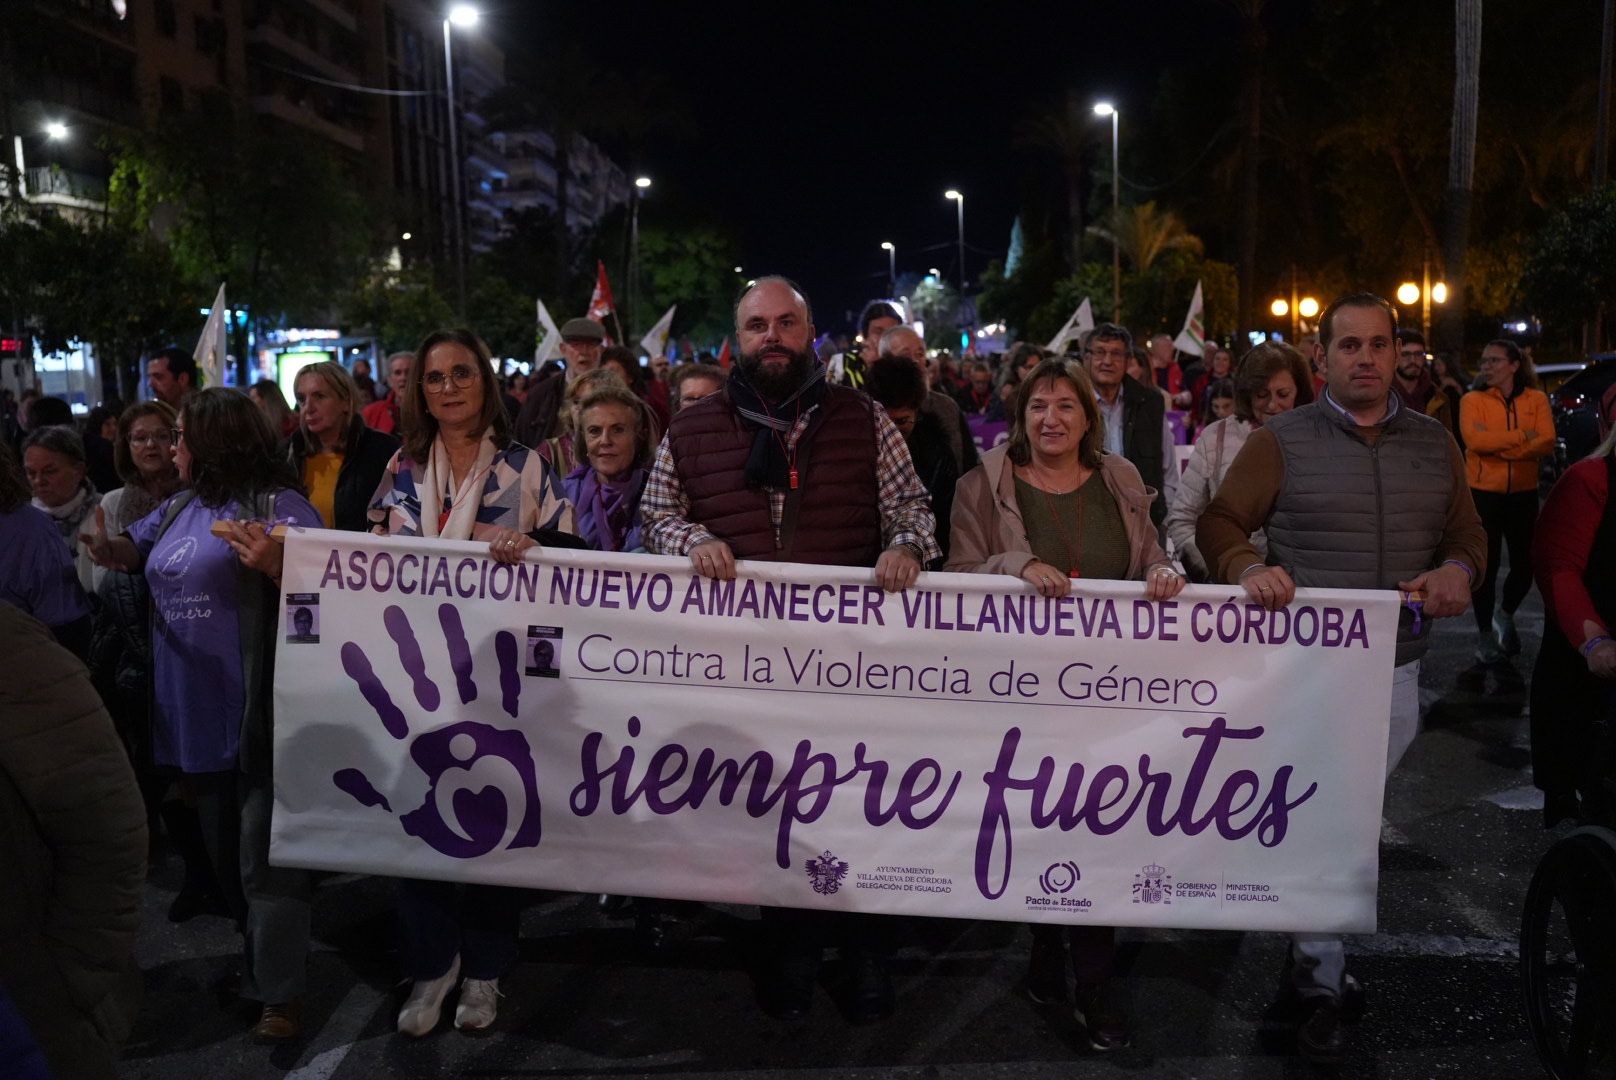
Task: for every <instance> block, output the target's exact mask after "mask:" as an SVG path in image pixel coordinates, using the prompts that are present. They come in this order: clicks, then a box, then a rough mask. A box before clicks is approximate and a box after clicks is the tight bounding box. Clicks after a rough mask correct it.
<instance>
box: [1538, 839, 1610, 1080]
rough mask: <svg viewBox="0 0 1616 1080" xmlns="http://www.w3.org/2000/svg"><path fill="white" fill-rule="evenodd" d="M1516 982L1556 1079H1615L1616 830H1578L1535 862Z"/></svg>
mask: <svg viewBox="0 0 1616 1080" xmlns="http://www.w3.org/2000/svg"><path fill="white" fill-rule="evenodd" d="M1521 984H1522V990H1523V991H1524V994H1525V1005H1526V1021H1527V1025H1528V1026H1529V1027H1530V1028H1531V1031H1532V1041H1533V1042H1534V1043H1535V1044H1536V1047H1537V1053H1538V1057H1539V1059H1540V1060H1541V1061H1542V1062H1543V1065H1544V1067H1545V1068H1546V1069H1548V1071H1549V1073H1550V1075H1552V1076H1553V1077H1554V1078H1555V1080H1592V1078H1595V1077H1599V1078H1616V833H1612V832H1611V831H1610V830H1608V829H1603V828H1597V827H1585V828H1581V829H1578V830H1577V831H1575V832H1573V833H1572V834H1571V835H1570V836H1567V837H1566V838H1565V839H1564V840H1561V841H1560V842H1559V843H1557V844H1555V845H1554V846H1553V847H1552V848H1550V849H1549V850H1548V853H1547V854H1545V855H1544V856H1543V859H1542V861H1541V862H1539V863H1538V866H1537V870H1536V872H1535V873H1534V874H1533V875H1532V884H1531V885H1530V887H1528V889H1527V891H1526V911H1525V914H1524V915H1523V917H1522V919H1521Z"/></svg>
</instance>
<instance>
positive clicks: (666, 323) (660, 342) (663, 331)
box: [640, 304, 679, 360]
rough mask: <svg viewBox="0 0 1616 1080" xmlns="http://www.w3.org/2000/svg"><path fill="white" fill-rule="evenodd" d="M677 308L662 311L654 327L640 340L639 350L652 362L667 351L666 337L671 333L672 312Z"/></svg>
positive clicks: (676, 306) (675, 306) (674, 306)
mask: <svg viewBox="0 0 1616 1080" xmlns="http://www.w3.org/2000/svg"><path fill="white" fill-rule="evenodd" d="M678 306H679V305H678V304H675V305H673V307H670V308H669V309H668V310H667V311H664V312H663V313H662V318H660V319H658V320H657V321H656V325H655V326H653V327H651V329H650V330H648V331H647V332H646V335H645V336H644V337H642V338H641V339H640V348H642V349H644V350H645V355H647V356H649V357H650V358H651V359H653V360H655V359H656V358H657V357H659V356H662V355H664V354H665V353H667V351H668V335H669V334H671V333H672V332H673V312H674V310H675V309H676V308H678Z"/></svg>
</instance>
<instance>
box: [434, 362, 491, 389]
mask: <svg viewBox="0 0 1616 1080" xmlns="http://www.w3.org/2000/svg"><path fill="white" fill-rule="evenodd" d="M477 378H478V372H477V369H476V368H471V367H467V366H466V365H465V364H456V365H455V366H454V367H452V368H450V369H449V370H448V372H442V371H429V372H427V373H426V374H425V375H423V376H422V377H421V387H422V388H423V389H424V390H425V391H426V392H427V393H429V394H441V393H443V389H444V387H445V386H446V385H447V384H449V383H451V382H452V383H454V384H455V385H456V386H470V385H471V384H472V383H474V382H476V381H477Z"/></svg>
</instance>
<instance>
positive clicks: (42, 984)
mask: <svg viewBox="0 0 1616 1080" xmlns="http://www.w3.org/2000/svg"><path fill="white" fill-rule="evenodd" d="M0 655H3V656H5V657H6V658H7V660H8V662H9V670H10V674H9V675H8V676H7V678H6V679H4V680H3V681H0V717H4V722H3V723H0V867H4V868H5V874H6V887H5V888H4V889H0V942H3V943H4V945H3V947H0V986H4V988H5V991H6V993H7V994H8V995H9V996H10V998H11V1000H12V1003H13V1004H14V1005H15V1006H16V1010H17V1012H18V1013H19V1014H20V1015H21V1016H22V1019H23V1021H24V1022H25V1023H26V1024H27V1025H28V1027H29V1029H30V1030H31V1031H32V1033H33V1036H34V1038H35V1039H36V1040H37V1041H38V1043H39V1046H40V1048H41V1049H42V1050H43V1051H44V1053H45V1058H46V1060H47V1062H48V1063H49V1065H50V1068H51V1071H52V1072H53V1074H54V1075H55V1076H57V1077H59V1078H62V1080H66V1078H68V1077H71V1078H73V1080H100V1078H102V1077H114V1076H116V1075H117V1069H116V1062H117V1058H118V1047H119V1044H120V1043H121V1042H122V1041H123V1039H124V1037H125V1036H126V1035H127V1034H128V1033H129V1028H130V1026H131V1024H132V1023H133V1021H134V1017H135V1011H136V1008H137V1005H138V1000H139V993H140V975H139V973H138V971H137V970H136V968H135V957H134V950H135V934H136V932H137V931H138V929H139V927H140V890H141V886H142V884H143V883H144V881H145V879H146V815H145V812H144V809H143V808H142V806H141V800H140V792H139V790H138V789H137V788H136V786H135V776H134V771H133V770H132V769H131V768H130V767H129V759H128V757H127V756H126V755H125V753H124V749H123V746H122V744H121V743H120V742H119V741H118V736H117V733H116V732H115V731H114V730H113V727H112V720H111V718H110V717H108V716H107V712H106V709H104V708H103V707H102V705H101V699H100V697H99V696H97V694H96V692H95V689H94V688H93V687H92V686H91V685H90V676H89V672H88V671H86V670H85V667H84V665H83V664H82V663H80V662H79V661H78V660H77V659H76V658H75V657H74V656H73V654H72V653H69V652H68V651H67V650H66V649H64V648H62V647H61V646H60V645H57V644H56V642H55V641H54V640H52V638H51V633H50V631H49V630H48V629H46V627H45V625H44V624H43V623H41V622H39V621H38V620H36V619H34V618H32V617H30V616H28V615H25V614H23V613H22V612H21V611H19V610H18V609H16V608H14V607H12V606H11V605H9V604H0Z"/></svg>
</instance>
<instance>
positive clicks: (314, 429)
mask: <svg viewBox="0 0 1616 1080" xmlns="http://www.w3.org/2000/svg"><path fill="white" fill-rule="evenodd" d="M292 390H293V393H295V394H296V396H297V407H298V426H297V429H296V431H294V432H293V434H292V436H291V438H289V439H288V440H287V444H286V445H287V455H288V457H289V458H290V460H291V462H292V468H293V469H294V470H296V471H297V474H298V475H299V476H300V477H302V478H303V487H304V489H305V490H306V491H307V492H308V493H309V502H311V503H313V504H314V508H315V509H316V510H318V511H320V519H321V520H322V521H324V522H325V527H326V528H328V529H345V530H347V531H349V532H364V531H366V530H367V529H368V528H369V527H370V521H369V513H370V503H371V499H372V497H373V496H374V495H375V494H376V486H377V485H378V484H379V483H381V479H382V473H383V472H384V471H385V470H386V469H387V463H388V462H389V461H391V460H392V458H393V455H394V454H395V453H396V452H397V451H398V437H397V436H394V435H387V434H384V433H382V432H380V431H376V430H375V429H373V428H371V427H368V426H367V425H366V424H365V421H364V418H363V417H362V416H361V415H360V414H361V412H362V411H363V410H362V406H361V405H360V401H361V399H362V397H363V395H362V394H361V392H360V390H359V384H358V383H356V382H354V379H353V376H352V375H350V374H348V370H347V368H344V367H343V366H342V365H341V364H339V363H337V362H336V361H335V360H322V361H320V362H319V363H317V364H310V365H308V366H307V367H305V368H303V369H302V370H301V371H299V372H298V373H297V378H296V379H295V380H293V382H292Z"/></svg>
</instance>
